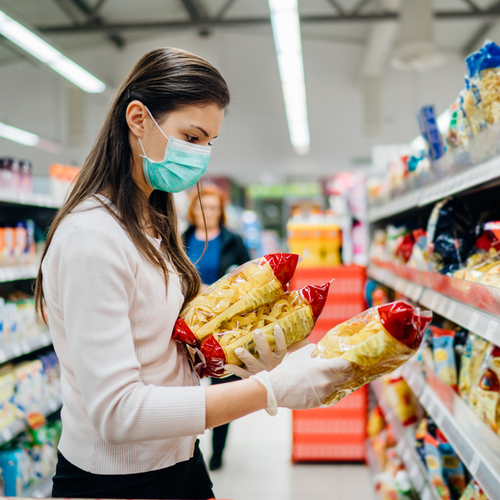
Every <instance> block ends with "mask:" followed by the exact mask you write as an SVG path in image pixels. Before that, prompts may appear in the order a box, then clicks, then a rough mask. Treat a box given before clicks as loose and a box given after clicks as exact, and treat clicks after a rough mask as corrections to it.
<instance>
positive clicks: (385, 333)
mask: <svg viewBox="0 0 500 500" xmlns="http://www.w3.org/2000/svg"><path fill="white" fill-rule="evenodd" d="M431 319H432V313H431V312H430V311H421V310H420V309H419V308H418V307H413V306H411V305H410V304H407V303H406V302H402V301H397V302H391V303H390V304H385V305H383V306H379V307H372V308H371V309H368V310H367V311H365V312H363V313H361V314H360V315H358V316H356V317H355V318H353V319H350V320H349V321H345V322H344V323H341V324H340V325H337V326H336V327H335V328H333V329H332V330H330V331H329V332H328V333H327V334H326V335H325V336H324V337H323V338H322V339H321V340H320V341H319V342H318V345H317V346H316V350H315V351H314V352H313V354H312V356H313V357H320V358H337V357H342V358H344V359H347V360H348V361H350V362H351V363H352V367H353V370H354V376H353V378H352V379H351V381H350V382H349V383H348V384H347V385H345V386H344V387H342V389H341V390H338V391H336V392H334V393H332V394H330V396H328V397H327V398H326V399H325V401H324V402H323V403H324V404H325V405H331V404H334V403H337V402H338V401H340V400H341V399H342V398H343V397H345V396H347V395H349V394H351V393H352V392H354V391H356V390H357V389H359V388H360V387H361V386H363V385H364V384H367V383H368V382H371V381H373V380H375V379H376V378H378V377H381V376H382V375H385V374H387V373H389V372H391V371H393V370H395V369H396V368H398V367H399V366H401V365H402V364H403V363H405V362H406V361H407V360H408V359H410V357H411V356H413V354H415V352H416V351H417V349H418V347H419V346H420V342H421V341H422V337H423V336H424V333H425V331H426V329H427V327H428V326H429V324H430V322H431Z"/></svg>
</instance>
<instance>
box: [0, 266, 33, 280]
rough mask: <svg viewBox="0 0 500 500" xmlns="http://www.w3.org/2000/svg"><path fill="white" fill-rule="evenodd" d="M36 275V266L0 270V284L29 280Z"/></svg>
mask: <svg viewBox="0 0 500 500" xmlns="http://www.w3.org/2000/svg"><path fill="white" fill-rule="evenodd" d="M37 275H38V266H37V265H32V266H18V267H2V268H0V283H7V282H8V281H18V280H31V279H35V278H36V277H37Z"/></svg>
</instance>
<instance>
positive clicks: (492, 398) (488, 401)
mask: <svg viewBox="0 0 500 500" xmlns="http://www.w3.org/2000/svg"><path fill="white" fill-rule="evenodd" d="M499 378H500V347H498V346H493V347H492V350H491V353H490V355H489V356H488V359H486V360H485V363H484V364H483V368H482V374H481V378H480V379H479V385H478V388H477V404H476V407H475V412H476V413H477V415H478V416H479V417H480V418H481V419H482V420H484V422H486V423H487V424H488V425H489V426H490V427H491V428H492V429H493V431H494V432H496V433H497V434H499V435H500V380H499Z"/></svg>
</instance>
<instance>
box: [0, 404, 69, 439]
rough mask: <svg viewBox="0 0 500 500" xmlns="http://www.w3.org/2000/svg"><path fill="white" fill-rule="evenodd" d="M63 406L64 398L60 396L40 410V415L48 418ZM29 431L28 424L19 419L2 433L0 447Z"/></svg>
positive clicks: (0, 434)
mask: <svg viewBox="0 0 500 500" xmlns="http://www.w3.org/2000/svg"><path fill="white" fill-rule="evenodd" d="M61 406H62V398H61V396H58V397H56V398H53V399H51V400H50V401H47V403H45V404H44V405H43V406H42V408H41V409H40V410H39V411H40V413H42V414H43V415H45V416H46V417H47V416H49V415H51V414H52V413H54V412H56V411H57V410H59V409H60V408H61ZM27 429H28V424H27V423H26V421H25V420H24V419H19V420H16V421H15V422H13V423H12V424H10V425H9V426H7V427H5V428H4V429H2V430H1V431H0V445H2V444H5V443H8V442H9V441H10V440H11V439H13V438H14V437H16V436H17V435H18V434H21V432H24V431H25V430H27Z"/></svg>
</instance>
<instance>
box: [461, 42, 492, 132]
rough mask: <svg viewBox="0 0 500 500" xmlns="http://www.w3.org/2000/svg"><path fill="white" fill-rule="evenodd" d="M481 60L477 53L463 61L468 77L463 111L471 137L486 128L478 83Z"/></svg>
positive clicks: (478, 52) (466, 78) (481, 55)
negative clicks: (468, 124)
mask: <svg viewBox="0 0 500 500" xmlns="http://www.w3.org/2000/svg"><path fill="white" fill-rule="evenodd" d="M482 59H483V54H482V53H481V52H480V51H477V52H474V53H473V54H471V55H470V56H469V57H467V59H466V60H465V63H466V64H467V70H468V73H469V74H468V77H465V85H466V88H467V92H466V93H465V97H464V110H465V114H466V115H467V120H468V121H469V123H470V128H471V131H472V135H473V136H476V135H477V134H479V132H481V131H482V130H484V129H485V128H486V126H487V124H486V119H485V117H484V108H483V102H482V99H481V97H482V96H481V91H480V81H479V66H480V64H481V60H482Z"/></svg>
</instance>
